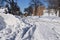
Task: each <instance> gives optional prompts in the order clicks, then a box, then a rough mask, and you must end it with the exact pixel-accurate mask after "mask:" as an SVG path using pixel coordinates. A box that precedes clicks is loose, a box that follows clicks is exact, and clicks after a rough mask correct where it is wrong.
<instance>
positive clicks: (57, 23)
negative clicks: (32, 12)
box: [0, 14, 60, 40]
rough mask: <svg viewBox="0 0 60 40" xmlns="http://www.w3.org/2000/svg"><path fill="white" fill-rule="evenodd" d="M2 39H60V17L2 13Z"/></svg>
mask: <svg viewBox="0 0 60 40" xmlns="http://www.w3.org/2000/svg"><path fill="white" fill-rule="evenodd" d="M0 40H60V18H59V17H49V16H43V17H39V16H28V17H24V18H21V17H19V16H13V15H11V14H0Z"/></svg>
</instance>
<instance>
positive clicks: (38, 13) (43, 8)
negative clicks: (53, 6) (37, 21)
mask: <svg viewBox="0 0 60 40" xmlns="http://www.w3.org/2000/svg"><path fill="white" fill-rule="evenodd" d="M43 10H45V7H44V6H39V7H38V8H37V10H36V15H35V9H33V13H32V15H33V16H42V15H43Z"/></svg>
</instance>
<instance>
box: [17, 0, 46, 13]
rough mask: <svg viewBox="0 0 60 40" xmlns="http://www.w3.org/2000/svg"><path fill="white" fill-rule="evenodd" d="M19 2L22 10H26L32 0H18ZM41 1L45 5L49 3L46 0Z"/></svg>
mask: <svg viewBox="0 0 60 40" xmlns="http://www.w3.org/2000/svg"><path fill="white" fill-rule="evenodd" d="M17 2H18V5H19V7H20V10H21V11H22V12H24V8H27V7H28V6H29V3H30V0H18V1H17ZM41 2H42V3H43V4H45V6H47V3H46V2H44V0H41Z"/></svg>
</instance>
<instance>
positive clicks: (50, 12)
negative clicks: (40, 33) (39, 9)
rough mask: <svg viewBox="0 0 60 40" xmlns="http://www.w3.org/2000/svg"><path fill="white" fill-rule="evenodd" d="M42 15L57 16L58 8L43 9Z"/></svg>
mask: <svg viewBox="0 0 60 40" xmlns="http://www.w3.org/2000/svg"><path fill="white" fill-rule="evenodd" d="M43 16H57V17H59V10H57V11H56V10H55V9H45V10H44V11H43Z"/></svg>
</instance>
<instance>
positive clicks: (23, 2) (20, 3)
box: [17, 0, 30, 12]
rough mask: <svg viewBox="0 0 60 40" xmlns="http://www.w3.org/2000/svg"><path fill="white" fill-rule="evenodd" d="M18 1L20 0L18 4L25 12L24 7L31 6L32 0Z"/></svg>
mask: <svg viewBox="0 0 60 40" xmlns="http://www.w3.org/2000/svg"><path fill="white" fill-rule="evenodd" d="M17 2H18V5H19V7H20V9H21V11H22V12H23V11H24V8H27V7H28V6H29V2H30V0H19V1H17Z"/></svg>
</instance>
